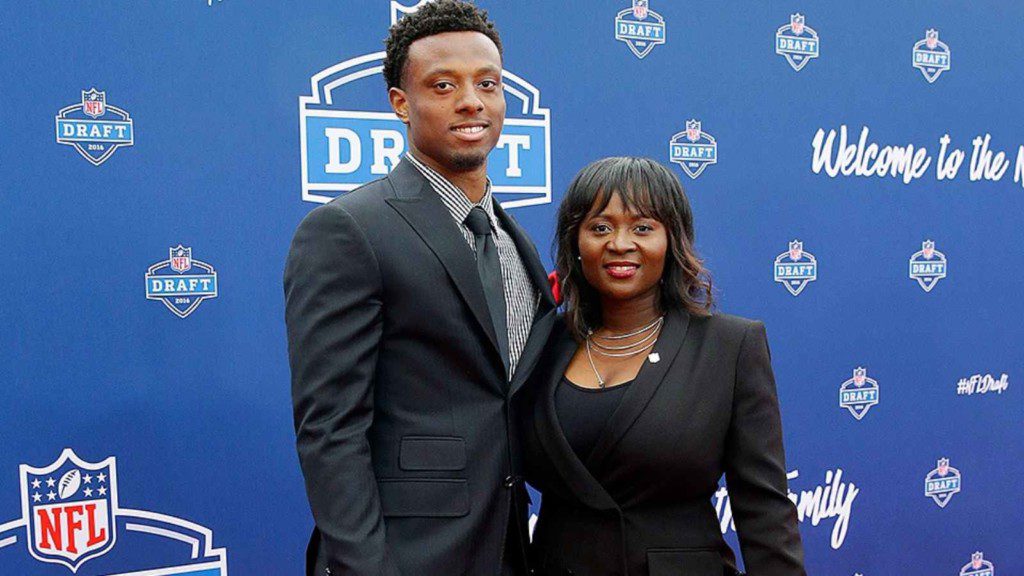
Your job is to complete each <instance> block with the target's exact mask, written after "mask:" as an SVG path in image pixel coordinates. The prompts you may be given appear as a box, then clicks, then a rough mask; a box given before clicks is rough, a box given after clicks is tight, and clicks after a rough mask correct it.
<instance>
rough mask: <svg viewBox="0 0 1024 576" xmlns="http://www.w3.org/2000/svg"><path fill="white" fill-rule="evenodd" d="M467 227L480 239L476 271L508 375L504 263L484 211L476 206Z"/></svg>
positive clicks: (477, 244) (477, 240) (477, 246)
mask: <svg viewBox="0 0 1024 576" xmlns="http://www.w3.org/2000/svg"><path fill="white" fill-rule="evenodd" d="M466 226H468V227H469V229H470V231H472V232H473V235H474V236H476V270H477V272H478V273H479V274H480V283H481V284H483V286H484V297H485V298H487V308H488V310H490V312H491V324H492V325H493V326H494V335H495V336H496V337H497V338H498V350H499V351H501V360H502V362H504V364H505V373H506V376H507V374H508V364H509V355H508V329H507V328H506V326H507V324H506V320H505V284H504V282H502V281H501V260H500V259H499V258H498V246H497V245H496V244H495V243H494V236H493V235H492V234H491V221H490V219H489V218H488V217H487V212H485V211H484V209H483V208H481V207H479V206H476V207H475V208H473V209H472V210H470V211H469V215H468V216H466Z"/></svg>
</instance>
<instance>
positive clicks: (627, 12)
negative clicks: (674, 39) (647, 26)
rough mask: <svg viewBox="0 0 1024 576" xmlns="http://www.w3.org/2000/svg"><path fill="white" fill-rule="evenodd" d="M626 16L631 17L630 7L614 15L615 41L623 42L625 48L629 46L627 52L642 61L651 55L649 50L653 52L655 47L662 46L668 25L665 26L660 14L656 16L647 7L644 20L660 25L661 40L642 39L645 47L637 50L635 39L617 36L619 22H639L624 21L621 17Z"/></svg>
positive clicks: (631, 10)
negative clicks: (650, 20) (645, 43)
mask: <svg viewBox="0 0 1024 576" xmlns="http://www.w3.org/2000/svg"><path fill="white" fill-rule="evenodd" d="M626 15H630V16H632V15H633V8H632V7H629V8H626V9H625V10H620V11H619V13H618V14H616V15H615V39H616V40H618V41H619V42H625V43H626V46H629V51H630V52H632V53H633V55H634V56H636V57H637V58H639V59H641V60H643V59H644V57H645V56H647V55H648V54H650V53H651V50H654V47H655V46H661V45H662V44H664V43H665V42H666V41H667V40H668V25H667V24H665V19H664V18H662V16H661V14H658V13H657V12H655V11H654V10H651V9H650V7H648V8H647V18H645V20H647V19H653V20H654V23H655V24H660V25H661V38H656V39H653V40H649V39H644V41H645V42H647V46H645V47H644V48H643V49H642V50H638V49H637V47H636V44H635V43H636V40H635V39H632V38H624V37H621V36H619V22H620V21H621V22H639V21H638V20H624V19H623V16H626Z"/></svg>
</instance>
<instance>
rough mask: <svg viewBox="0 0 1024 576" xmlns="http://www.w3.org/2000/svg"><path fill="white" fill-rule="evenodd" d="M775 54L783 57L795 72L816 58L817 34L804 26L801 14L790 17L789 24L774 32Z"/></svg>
mask: <svg viewBox="0 0 1024 576" xmlns="http://www.w3.org/2000/svg"><path fill="white" fill-rule="evenodd" d="M775 53H776V54H781V55H782V56H784V57H785V58H786V62H789V65H790V66H792V67H793V70H796V71H797V72H799V71H800V70H801V69H803V67H804V66H806V65H807V63H808V62H810V61H811V59H812V58H817V57H818V33H817V32H815V31H814V29H813V28H811V27H810V26H807V25H806V24H804V16H803V14H792V15H790V17H789V24H786V25H785V26H781V27H779V29H778V31H776V32H775Z"/></svg>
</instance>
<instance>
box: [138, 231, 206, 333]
mask: <svg viewBox="0 0 1024 576" xmlns="http://www.w3.org/2000/svg"><path fill="white" fill-rule="evenodd" d="M169 252H170V255H169V257H168V258H167V260H163V261H161V262H157V263H156V264H153V265H152V266H150V267H149V270H147V271H146V299H147V300H162V301H163V303H164V305H165V306H167V309H168V310H170V311H171V312H174V314H175V315H177V316H178V317H179V318H185V317H186V316H188V315H189V314H191V313H193V312H195V310H196V308H198V307H199V305H200V304H202V303H203V300H206V299H209V298H216V297H217V272H216V271H214V269H213V266H211V265H209V264H207V263H206V262H202V261H200V260H194V259H193V258H192V248H190V247H186V246H182V245H181V244H178V245H177V246H175V247H173V248H171V249H170V250H169ZM188 272H191V274H189V273H188Z"/></svg>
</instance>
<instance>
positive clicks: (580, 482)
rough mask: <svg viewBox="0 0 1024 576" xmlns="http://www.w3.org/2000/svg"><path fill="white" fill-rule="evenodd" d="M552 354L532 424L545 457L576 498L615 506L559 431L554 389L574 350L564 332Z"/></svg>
mask: <svg viewBox="0 0 1024 576" xmlns="http://www.w3.org/2000/svg"><path fill="white" fill-rule="evenodd" d="M556 346H557V349H556V350H555V353H554V355H553V358H554V366H552V367H551V372H550V375H549V377H548V378H547V379H546V381H545V382H543V383H542V386H543V389H542V390H540V391H539V397H538V400H537V402H536V403H535V404H534V420H533V421H534V426H535V428H536V432H537V437H538V438H539V439H540V444H541V446H543V448H544V451H545V452H546V453H547V455H548V458H549V459H550V460H551V462H552V463H553V464H554V468H555V469H556V470H557V471H558V473H559V474H560V475H561V477H562V480H563V481H564V482H565V484H566V486H567V487H568V488H569V490H570V491H571V492H572V493H573V495H575V496H576V497H577V498H579V499H580V501H581V502H583V503H585V504H587V505H588V506H590V507H592V508H596V509H598V510H612V509H615V508H618V505H617V504H616V503H615V500H614V499H612V497H611V495H609V494H608V491H607V490H605V489H604V487H603V486H601V483H600V482H598V481H597V479H596V478H595V477H594V475H593V474H591V473H590V471H589V470H587V467H586V466H585V465H584V464H583V461H582V460H580V458H579V457H578V456H577V455H576V453H575V452H573V449H572V446H570V445H569V441H568V440H567V439H566V438H565V433H564V432H562V425H561V423H559V421H558V414H557V412H556V410H555V391H556V389H557V388H558V384H559V381H561V379H562V376H563V375H564V374H565V369H566V367H567V366H568V365H569V361H570V360H572V356H573V354H574V353H575V352H576V346H577V344H576V342H575V341H574V340H573V339H572V338H571V337H568V336H566V337H565V338H562V339H561V340H560V341H559V342H558V343H557V344H556Z"/></svg>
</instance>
